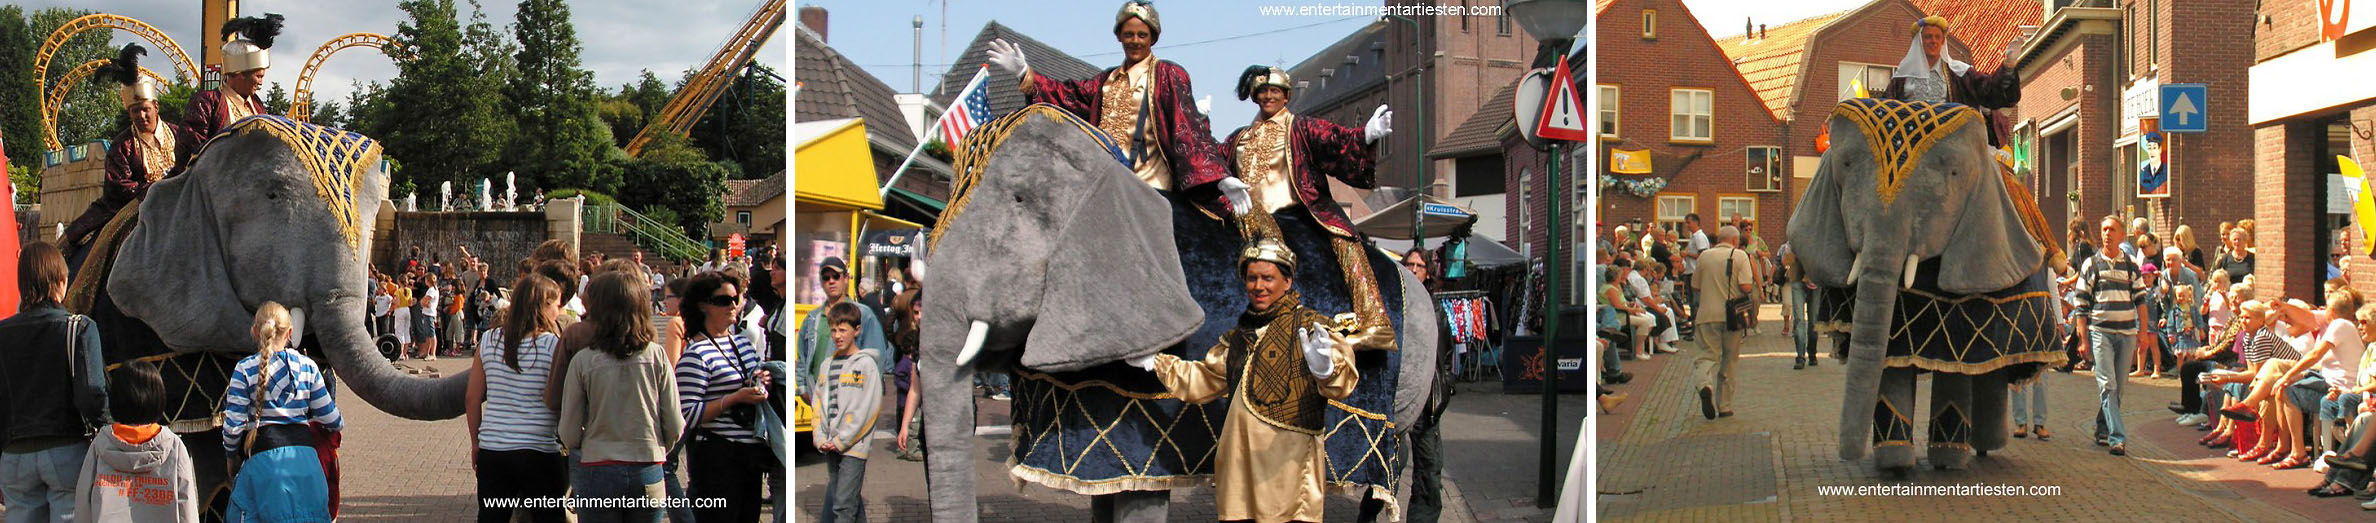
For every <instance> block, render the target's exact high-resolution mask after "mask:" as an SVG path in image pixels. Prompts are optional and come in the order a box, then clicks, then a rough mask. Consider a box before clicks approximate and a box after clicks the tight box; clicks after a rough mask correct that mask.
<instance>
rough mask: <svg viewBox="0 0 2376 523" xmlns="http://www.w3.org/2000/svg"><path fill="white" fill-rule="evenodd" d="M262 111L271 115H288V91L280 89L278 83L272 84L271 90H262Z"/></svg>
mask: <svg viewBox="0 0 2376 523" xmlns="http://www.w3.org/2000/svg"><path fill="white" fill-rule="evenodd" d="M264 110H265V111H266V112H270V113H272V114H280V115H286V114H289V90H288V89H282V88H281V84H280V82H273V83H272V88H271V89H266V90H264Z"/></svg>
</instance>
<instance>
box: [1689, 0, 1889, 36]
mask: <svg viewBox="0 0 2376 523" xmlns="http://www.w3.org/2000/svg"><path fill="white" fill-rule="evenodd" d="M1867 3H1870V2H1869V1H1867V0H1794V1H1790V2H1773V1H1749V0H1683V7H1687V8H1690V9H1691V16H1692V17H1693V18H1698V19H1699V22H1700V27H1705V28H1707V29H1708V35H1709V36H1713V37H1716V38H1717V39H1720V40H1721V39H1723V38H1725V37H1729V36H1740V34H1741V28H1742V27H1743V24H1745V23H1748V22H1750V21H1755V22H1756V23H1760V24H1765V25H1766V27H1767V28H1772V27H1773V26H1778V25H1782V24H1787V23H1791V22H1796V21H1799V20H1805V19H1808V18H1814V17H1816V16H1819V15H1827V14H1831V13H1837V12H1840V11H1846V10H1850V9H1855V8H1857V7H1860V6H1863V5H1865V4H1867Z"/></svg>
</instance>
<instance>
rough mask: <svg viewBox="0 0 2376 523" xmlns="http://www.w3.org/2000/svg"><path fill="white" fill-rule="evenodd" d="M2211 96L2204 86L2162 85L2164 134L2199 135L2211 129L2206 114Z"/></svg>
mask: <svg viewBox="0 0 2376 523" xmlns="http://www.w3.org/2000/svg"><path fill="white" fill-rule="evenodd" d="M2209 95H2210V90H2209V89H2205V88H2204V87H2203V84H2162V86H2161V130H2162V132H2169V133H2199V132H2203V130H2204V129H2207V128H2209V127H2210V125H2209V120H2210V118H2208V117H2206V116H2207V115H2205V114H2204V113H2206V112H2207V111H2205V109H2206V108H2208V107H2209V106H2208V105H2205V103H2206V102H2209V101H2210V100H2209V99H2208V98H2209V97H2210V96H2209Z"/></svg>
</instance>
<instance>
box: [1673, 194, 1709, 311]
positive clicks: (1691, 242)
mask: <svg viewBox="0 0 2376 523" xmlns="http://www.w3.org/2000/svg"><path fill="white" fill-rule="evenodd" d="M1683 230H1684V231H1687V232H1690V233H1691V234H1690V235H1689V236H1688V237H1687V238H1688V240H1687V241H1685V242H1684V245H1683V277H1682V278H1678V279H1680V280H1682V281H1683V282H1684V283H1686V284H1687V285H1684V286H1683V303H1684V304H1685V305H1686V306H1689V307H1692V310H1698V307H1699V289H1696V288H1693V286H1691V285H1688V284H1689V283H1692V282H1696V281H1699V280H1698V279H1696V278H1697V276H1698V275H1699V256H1700V253H1701V252H1704V251H1707V250H1708V247H1709V244H1708V231H1707V229H1703V228H1701V227H1700V216H1699V213H1696V212H1695V213H1691V214H1686V215H1683ZM1692 330H1693V331H1694V332H1696V331H1698V329H1692Z"/></svg>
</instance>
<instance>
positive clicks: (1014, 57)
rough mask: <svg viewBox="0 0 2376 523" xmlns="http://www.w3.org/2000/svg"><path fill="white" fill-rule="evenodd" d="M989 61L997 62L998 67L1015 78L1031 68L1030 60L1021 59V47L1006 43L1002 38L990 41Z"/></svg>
mask: <svg viewBox="0 0 2376 523" xmlns="http://www.w3.org/2000/svg"><path fill="white" fill-rule="evenodd" d="M990 63H993V64H998V68H999V69H1002V70H1005V71H1006V72H1007V73H1009V74H1013V75H1015V77H1016V78H1021V77H1023V73H1024V72H1026V71H1030V70H1031V62H1029V61H1025V60H1024V59H1023V47H1022V46H1018V45H1015V44H1010V43H1007V41H1006V39H1003V38H1002V39H997V40H991V41H990Z"/></svg>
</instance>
